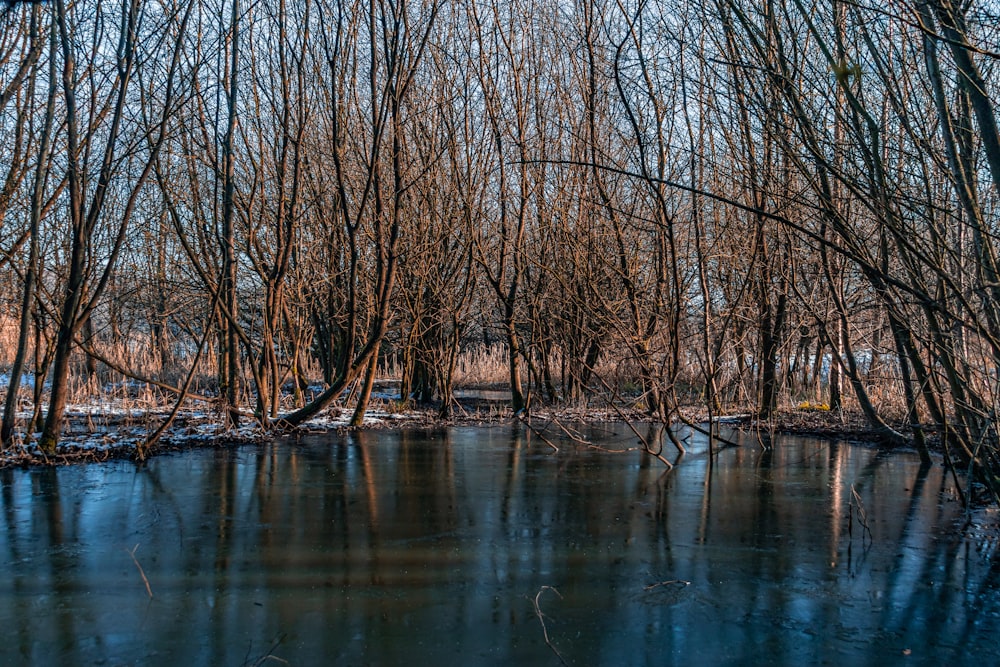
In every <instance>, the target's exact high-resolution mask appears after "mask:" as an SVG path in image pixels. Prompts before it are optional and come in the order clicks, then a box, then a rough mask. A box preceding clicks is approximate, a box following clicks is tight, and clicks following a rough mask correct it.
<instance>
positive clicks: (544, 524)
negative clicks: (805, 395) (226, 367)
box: [0, 427, 1000, 665]
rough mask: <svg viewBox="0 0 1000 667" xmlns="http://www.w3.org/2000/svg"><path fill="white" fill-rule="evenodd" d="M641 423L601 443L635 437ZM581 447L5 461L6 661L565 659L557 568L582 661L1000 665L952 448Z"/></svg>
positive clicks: (474, 438) (482, 436) (338, 447)
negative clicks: (939, 454) (916, 453)
mask: <svg viewBox="0 0 1000 667" xmlns="http://www.w3.org/2000/svg"><path fill="white" fill-rule="evenodd" d="M615 430H616V429H614V428H611V429H608V428H603V429H601V428H595V429H594V430H593V432H592V434H591V437H594V438H597V437H600V438H601V442H602V444H603V445H605V446H607V447H618V448H625V447H632V446H633V445H634V437H633V436H632V435H631V433H630V432H629V431H627V430H626V429H618V430H620V433H618V434H617V435H616V434H614V433H613V431H615ZM553 438H554V436H553ZM559 444H560V448H561V449H560V451H559V452H558V453H555V452H553V451H552V450H551V449H550V448H549V447H548V446H547V445H546V444H544V443H542V442H540V441H538V440H537V438H535V439H533V438H531V437H529V436H528V435H526V434H524V433H522V432H519V431H517V430H516V429H515V430H512V429H511V428H510V427H493V428H456V429H451V430H448V431H436V432H409V433H406V432H385V431H383V432H365V433H358V434H353V435H350V436H345V437H343V438H341V437H327V438H325V439H324V438H313V439H305V440H302V441H300V442H297V443H291V442H286V443H278V444H275V445H268V446H262V447H259V448H257V447H248V448H241V449H236V450H230V451H192V452H186V453H183V454H177V455H170V456H164V457H160V458H157V459H154V460H152V461H150V462H149V463H148V464H147V465H146V466H145V467H142V468H137V467H135V466H133V465H131V464H128V463H121V462H119V463H110V464H106V465H90V466H73V467H65V468H59V469H39V470H30V471H20V470H5V471H0V480H2V487H0V502H2V513H3V521H4V528H5V529H4V530H3V531H0V559H2V561H0V562H2V563H3V566H2V567H3V576H2V578H0V623H2V624H3V627H4V628H5V629H7V631H8V635H9V637H10V640H9V641H8V642H6V643H4V644H2V645H0V662H3V663H5V664H7V663H9V664H18V663H36V664H38V663H62V664H86V663H93V662H95V661H100V660H107V661H109V662H111V663H115V662H139V663H142V664H242V663H243V662H244V661H246V660H249V661H250V662H253V661H254V660H256V659H258V658H260V657H263V656H265V655H266V654H267V653H268V652H269V651H271V650H272V649H273V655H274V656H276V657H279V658H281V659H283V660H288V661H290V662H291V663H292V664H332V663H337V662H339V663H343V664H358V663H362V662H369V663H371V664H403V663H408V664H409V663H413V664H416V663H419V664H428V663H433V662H440V663H443V664H453V663H457V662H463V663H470V662H471V663H474V664H512V663H517V664H531V663H539V664H552V663H553V661H555V662H558V658H556V656H555V655H554V654H553V653H552V651H551V650H550V649H549V648H548V647H546V646H545V644H544V641H543V638H542V632H541V625H540V623H539V620H538V618H537V616H536V615H535V611H534V608H533V605H532V600H533V599H534V598H535V595H536V594H537V593H538V592H539V591H540V590H541V589H542V587H543V586H551V587H553V588H555V589H556V590H557V591H558V593H556V592H555V591H551V590H546V591H545V592H544V593H543V594H542V595H541V596H540V597H539V599H538V600H539V605H540V608H541V610H542V611H543V612H544V614H545V619H546V629H547V630H548V632H549V636H550V637H551V638H552V641H553V643H554V645H555V646H556V647H557V648H558V649H559V651H560V652H561V654H562V655H563V657H565V658H566V659H567V661H568V662H569V663H571V664H608V665H611V664H615V665H618V664H657V665H662V664H684V665H687V664H692V662H696V663H699V664H744V663H747V662H769V663H772V664H801V663H803V662H823V661H846V662H849V663H850V664H858V663H865V662H867V663H870V664H879V663H884V662H887V661H888V662H890V663H891V662H893V661H897V660H899V659H900V658H901V656H902V655H903V651H904V650H909V651H910V653H911V655H913V656H914V657H915V658H917V659H918V660H919V661H922V662H952V663H953V662H956V661H957V662H963V661H970V660H971V659H972V658H971V656H973V655H975V656H977V660H978V661H983V660H985V661H986V662H987V663H988V662H991V661H994V660H995V659H996V658H998V657H1000V649H998V647H997V646H996V644H995V642H994V641H993V639H992V638H993V637H995V636H996V631H997V630H998V629H1000V620H998V613H997V611H998V609H997V608H998V604H997V597H998V596H997V595H996V577H995V574H992V573H991V571H990V567H989V563H988V562H987V560H986V558H984V557H983V556H982V555H980V553H979V552H977V550H976V545H975V544H973V543H972V542H970V541H963V539H962V538H961V536H956V535H955V534H954V533H950V532H948V531H949V530H950V529H951V528H952V527H953V522H954V521H955V518H956V516H957V515H958V514H959V513H960V511H961V510H960V507H959V506H958V503H957V502H954V501H953V498H952V495H951V493H950V491H949V490H948V482H947V480H946V479H945V478H944V476H943V474H942V473H943V469H942V468H941V467H940V466H934V467H932V468H930V469H929V470H927V471H925V474H924V475H922V476H921V475H918V469H919V465H918V463H917V462H916V459H915V457H911V456H909V455H908V454H899V455H893V456H886V455H880V454H878V453H877V452H875V451H873V450H869V449H861V448H852V447H848V446H845V445H840V446H838V445H831V444H829V443H818V442H808V441H794V440H786V441H782V442H779V443H778V444H777V445H776V446H775V447H774V448H773V449H771V450H768V451H762V450H761V449H760V448H759V447H758V446H757V445H755V444H753V443H752V442H750V443H748V444H746V446H744V447H740V448H733V449H726V450H723V451H722V452H720V453H718V454H717V456H716V458H715V459H714V464H713V465H709V462H710V459H709V457H708V455H707V452H706V451H705V443H704V442H703V441H698V440H697V439H692V441H691V448H690V451H689V454H688V455H687V456H686V457H685V458H684V459H683V460H682V461H681V463H680V465H678V467H677V468H676V469H674V470H673V471H671V472H669V473H664V470H663V467H662V465H661V464H660V463H658V462H656V461H652V462H650V461H649V460H643V458H642V455H641V454H640V453H639V452H635V451H632V452H627V453H619V454H613V453H605V452H599V451H594V450H590V449H584V448H577V447H574V446H573V445H572V444H571V443H569V442H561V443H559ZM851 485H853V486H854V488H855V489H856V490H857V492H858V494H859V496H860V497H861V499H862V504H863V507H864V510H865V511H866V513H867V517H868V520H869V523H870V527H871V531H872V535H873V539H872V540H864V539H863V538H862V529H861V526H860V525H858V524H857V523H855V524H854V526H853V527H852V529H851V531H849V530H848V518H849V515H850V514H852V513H853V514H855V515H856V514H857V510H858V508H857V506H856V504H854V505H853V506H852V494H851ZM852 533H853V534H852ZM132 549H135V552H134V555H135V558H136V560H137V561H138V563H139V565H140V566H141V567H142V569H143V571H144V572H145V574H146V575H147V576H148V578H149V581H150V586H151V588H152V590H153V598H152V599H150V598H149V597H148V595H147V594H146V590H145V587H144V585H143V583H142V579H141V576H140V574H139V570H138V568H137V567H136V564H135V563H134V562H133V561H132V556H131V555H130V553H129V552H130V551H131V550H132ZM560 596H561V597H560Z"/></svg>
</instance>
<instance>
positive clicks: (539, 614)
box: [532, 586, 568, 665]
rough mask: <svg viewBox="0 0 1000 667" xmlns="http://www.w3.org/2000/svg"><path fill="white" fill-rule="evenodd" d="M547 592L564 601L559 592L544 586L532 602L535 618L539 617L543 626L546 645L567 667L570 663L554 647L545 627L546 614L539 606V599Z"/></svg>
mask: <svg viewBox="0 0 1000 667" xmlns="http://www.w3.org/2000/svg"><path fill="white" fill-rule="evenodd" d="M545 591H552V592H553V593H555V594H556V595H558V596H559V599H560V600H561V599H562V595H561V594H560V593H559V591H557V590H556V589H555V588H553V587H552V586H542V587H541V588H539V589H538V592H537V593H535V599H534V600H532V603H533V604H534V605H535V616H537V617H538V622H539V623H541V624H542V636H543V637H544V638H545V644H546V645H547V646H548V647H549V648H550V649H552V652H553V653H555V654H556V657H557V658H559V662H561V663H562V664H564V665H566V664H568V663H567V662H566V660H565V659H564V658H563V657H562V654H560V653H559V650H558V649H557V648H556V647H555V646H553V645H552V641H551V640H550V639H549V631H548V629H547V628H546V627H545V614H543V613H542V608H541V607H540V606H539V604H538V599H539V598H540V597H542V593H544V592H545Z"/></svg>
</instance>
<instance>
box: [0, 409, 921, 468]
mask: <svg viewBox="0 0 1000 667" xmlns="http://www.w3.org/2000/svg"><path fill="white" fill-rule="evenodd" d="M392 407H395V406H394V405H393V403H392V402H385V403H384V405H382V406H378V405H376V406H374V407H373V408H372V409H371V410H369V411H368V413H367V415H366V417H365V423H364V425H363V426H360V427H351V426H349V422H350V418H351V415H352V414H353V409H352V408H347V407H333V408H330V409H328V410H326V411H324V413H323V414H322V415H321V416H319V417H317V418H316V419H313V420H311V421H309V422H307V423H306V424H304V425H302V426H300V427H298V428H296V429H294V430H288V431H273V430H265V429H263V428H261V427H260V426H259V425H256V424H254V425H247V426H242V427H238V428H236V429H229V430H226V429H224V428H223V427H222V426H221V424H220V423H219V419H218V415H216V414H215V413H214V412H212V411H209V410H195V409H187V410H182V411H181V412H180V413H178V415H177V417H176V418H175V420H174V422H173V424H172V425H171V426H170V428H168V429H167V430H166V431H165V432H164V433H163V435H162V436H161V437H160V439H159V440H158V441H157V442H156V443H155V444H154V445H153V446H152V447H151V448H149V449H148V450H146V451H145V452H143V455H142V456H140V451H141V450H140V447H141V443H143V442H145V440H146V438H148V435H149V434H150V433H152V432H153V431H154V430H155V429H156V428H157V427H158V426H159V425H160V424H161V423H162V421H163V420H164V419H165V418H166V416H167V411H165V410H162V409H137V408H131V409H128V410H122V409H116V408H113V407H111V406H108V405H101V406H99V407H98V406H93V405H89V406H74V407H73V409H71V410H70V411H68V412H67V428H66V432H65V434H64V435H63V437H62V438H61V439H60V442H59V445H58V446H57V449H56V453H55V454H54V455H46V454H44V453H42V452H41V450H40V449H39V447H38V445H37V437H33V438H32V439H30V440H28V441H27V442H25V441H24V435H23V434H21V437H20V439H19V441H18V442H16V443H15V444H14V445H13V446H11V447H8V448H6V449H5V450H3V451H0V468H10V467H22V468H28V467H38V466H52V465H71V464H78V463H99V462H104V461H109V460H133V461H141V460H143V459H148V458H152V457H155V456H158V455H161V454H166V453H172V452H178V451H184V450H188V449H195V448H220V447H229V446H232V445H244V444H253V443H262V442H267V441H270V440H274V439H276V438H284V437H294V436H296V435H304V434H323V433H343V432H346V431H350V430H357V429H363V430H378V429H397V428H444V427H449V426H489V425H496V424H503V423H513V422H515V421H527V427H528V428H532V429H535V428H539V427H540V428H542V429H549V428H550V427H551V428H553V436H554V437H559V436H560V433H559V427H561V425H562V424H563V423H567V424H587V423H602V422H603V423H607V422H619V423H621V422H626V421H628V422H633V423H650V420H649V417H648V415H646V414H645V413H641V412H638V411H634V410H625V409H621V408H605V409H596V408H585V407H563V408H560V407H553V408H544V407H543V408H540V409H537V410H534V411H532V412H531V413H530V416H529V417H527V418H525V417H524V416H521V415H515V414H513V413H512V412H511V411H510V408H509V406H507V405H505V404H501V403H499V402H496V401H485V400H463V401H460V402H459V403H458V404H457V406H456V408H457V409H456V410H455V414H453V415H452V416H451V417H450V418H442V417H441V416H440V415H439V414H438V412H439V411H438V406H428V407H415V408H406V409H403V410H393V409H391V408H392ZM714 419H715V420H716V421H717V422H719V423H724V424H726V425H727V426H732V427H733V428H736V429H738V430H741V431H744V432H747V433H758V434H762V435H763V436H764V437H769V436H771V435H778V434H781V435H788V436H799V437H814V438H819V439H825V440H831V441H832V440H843V441H848V442H852V443H857V444H863V445H868V446H875V447H879V448H885V449H888V450H903V451H905V450H907V449H910V447H908V446H907V445H902V446H899V445H896V446H890V445H886V443H884V442H883V441H882V440H881V439H880V438H879V437H878V435H877V434H876V433H875V432H874V431H873V430H872V429H871V428H868V427H867V425H866V424H865V422H864V420H863V417H862V416H861V415H860V414H854V413H850V412H831V411H821V410H811V409H801V408H800V409H794V408H793V409H787V410H783V411H779V412H777V413H776V414H775V415H774V416H773V417H772V418H771V419H769V420H767V421H763V420H760V419H757V418H755V417H754V416H753V415H748V414H737V415H728V416H727V415H720V416H718V417H715V418H714ZM683 420H684V421H688V422H690V423H694V424H699V425H705V424H707V423H708V415H707V414H706V413H705V412H704V411H703V410H698V409H694V408H692V409H691V410H690V411H689V412H686V413H685V414H684V415H683ZM675 423H676V424H677V425H679V426H680V427H681V428H688V426H686V425H685V424H683V423H682V422H681V421H678V422H675ZM35 435H36V436H37V434H35ZM934 449H939V448H935V447H932V450H934Z"/></svg>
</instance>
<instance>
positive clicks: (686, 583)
mask: <svg viewBox="0 0 1000 667" xmlns="http://www.w3.org/2000/svg"><path fill="white" fill-rule="evenodd" d="M671 584H681V585H683V586H690V585H691V582H690V581H684V580H683V579H671V580H669V581H658V582H656V583H655V584H650V585H649V586H646V587H645V588H643V589H642V590H644V591H651V590H653V589H654V588H659V587H660V586H669V585H671Z"/></svg>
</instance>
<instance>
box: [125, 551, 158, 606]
mask: <svg viewBox="0 0 1000 667" xmlns="http://www.w3.org/2000/svg"><path fill="white" fill-rule="evenodd" d="M138 548H139V545H138V544H137V545H135V546H134V547H132V551H129V550H128V549H126V550H125V552H126V553H127V554H128V555H129V556H131V558H132V562H133V563H135V566H136V568H137V569H138V570H139V575H140V576H141V577H142V583H144V584H146V592H147V593H149V597H150V599H152V597H153V589H152V588H150V587H149V579H147V578H146V573H145V572H143V571H142V565H139V561H138V560H136V558H135V550H136V549H138Z"/></svg>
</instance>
